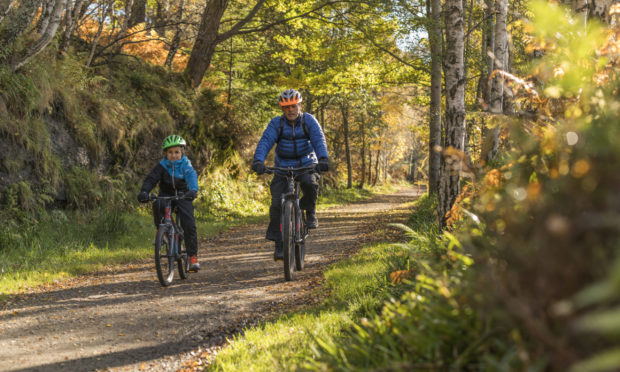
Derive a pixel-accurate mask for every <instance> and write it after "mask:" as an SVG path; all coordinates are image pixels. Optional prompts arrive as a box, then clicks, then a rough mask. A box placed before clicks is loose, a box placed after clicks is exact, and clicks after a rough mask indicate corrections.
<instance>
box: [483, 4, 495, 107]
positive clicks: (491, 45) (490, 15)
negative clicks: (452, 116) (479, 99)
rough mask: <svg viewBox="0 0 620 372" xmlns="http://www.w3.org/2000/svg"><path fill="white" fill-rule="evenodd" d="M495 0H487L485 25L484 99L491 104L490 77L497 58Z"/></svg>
mask: <svg viewBox="0 0 620 372" xmlns="http://www.w3.org/2000/svg"><path fill="white" fill-rule="evenodd" d="M493 1H494V0H485V2H484V3H485V5H486V8H485V12H484V15H485V17H487V21H486V25H485V33H486V43H485V46H486V49H485V51H484V54H485V55H486V59H487V65H486V67H487V73H486V84H485V86H486V90H485V91H484V101H485V102H486V103H487V104H489V102H490V100H491V83H490V82H489V78H490V77H491V75H492V74H493V69H494V68H493V66H494V65H495V62H494V61H495V59H494V58H493V51H494V49H495V17H494V14H495V5H494V2H493Z"/></svg>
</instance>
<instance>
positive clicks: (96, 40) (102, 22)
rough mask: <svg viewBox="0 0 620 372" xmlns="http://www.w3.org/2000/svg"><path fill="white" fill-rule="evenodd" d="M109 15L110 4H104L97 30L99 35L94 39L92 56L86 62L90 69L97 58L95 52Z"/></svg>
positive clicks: (91, 50) (91, 48) (91, 49)
mask: <svg viewBox="0 0 620 372" xmlns="http://www.w3.org/2000/svg"><path fill="white" fill-rule="evenodd" d="M107 13H108V4H107V3H106V2H103V4H101V18H100V20H99V28H98V29H97V33H96V34H95V37H94V39H93V45H92V46H91V47H90V54H89V55H88V61H87V62H86V66H87V67H90V65H91V64H92V63H93V58H94V56H95V51H96V50H97V45H98V44H99V38H100V37H101V33H102V32H103V25H104V22H105V17H106V14H107Z"/></svg>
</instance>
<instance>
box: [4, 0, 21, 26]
mask: <svg viewBox="0 0 620 372" xmlns="http://www.w3.org/2000/svg"><path fill="white" fill-rule="evenodd" d="M15 5H17V0H0V24H2V21H4V17H6V16H7V14H9V12H10V11H11V9H13V7H14V6H15Z"/></svg>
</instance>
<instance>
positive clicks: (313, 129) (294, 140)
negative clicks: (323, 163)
mask: <svg viewBox="0 0 620 372" xmlns="http://www.w3.org/2000/svg"><path fill="white" fill-rule="evenodd" d="M302 115H304V117H303V120H304V121H305V123H306V128H307V129H308V134H309V137H310V139H308V138H307V136H306V133H305V132H304V129H303V126H302V123H301V119H302V118H301V115H300V116H299V118H298V119H297V121H296V122H295V125H294V127H293V126H291V125H290V124H289V123H288V120H286V118H284V117H283V116H276V117H275V118H273V119H271V121H270V122H269V125H267V128H266V129H265V131H264V132H263V136H262V137H261V139H260V141H258V145H256V151H255V152H254V161H257V160H258V161H262V162H264V161H265V158H267V154H269V151H271V148H272V147H273V145H274V144H275V143H276V140H277V139H278V133H279V131H280V121H281V120H284V125H283V126H282V135H281V137H280V140H279V141H278V145H277V146H276V158H275V164H274V165H275V166H276V167H305V166H308V165H310V164H316V163H318V159H321V158H327V159H328V158H329V156H328V155H327V144H326V143H325V136H324V135H323V129H321V126H320V125H319V122H318V121H317V120H316V119H315V118H314V116H312V115H310V114H308V113H303V114H302ZM293 129H294V134H293Z"/></svg>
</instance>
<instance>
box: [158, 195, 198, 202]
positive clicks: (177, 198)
mask: <svg viewBox="0 0 620 372" xmlns="http://www.w3.org/2000/svg"><path fill="white" fill-rule="evenodd" d="M155 200H190V198H188V197H186V196H185V194H181V195H175V196H158V195H155V194H151V195H149V201H155Z"/></svg>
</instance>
